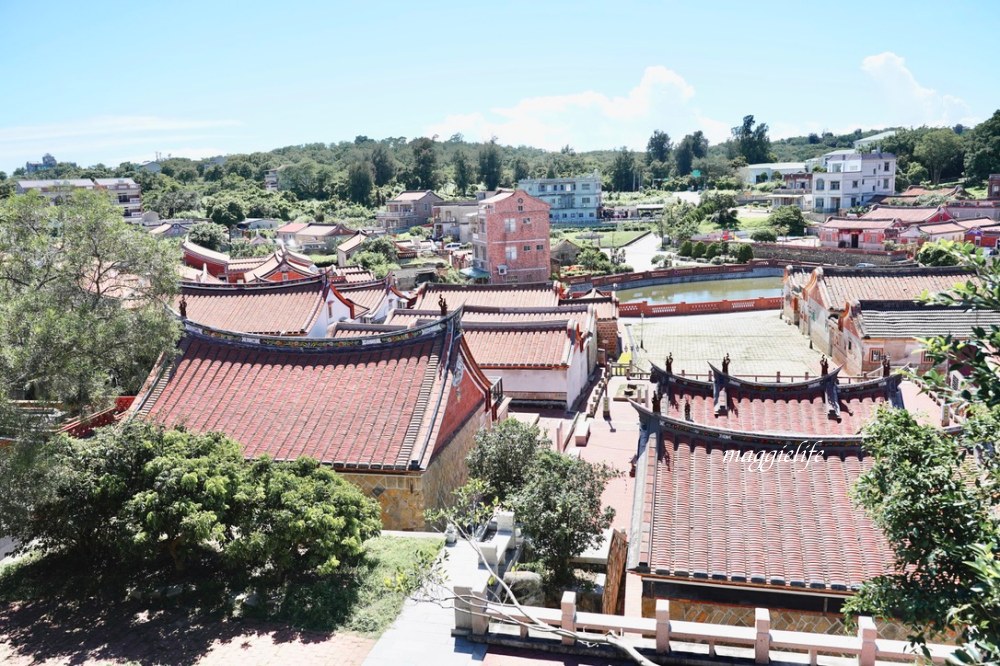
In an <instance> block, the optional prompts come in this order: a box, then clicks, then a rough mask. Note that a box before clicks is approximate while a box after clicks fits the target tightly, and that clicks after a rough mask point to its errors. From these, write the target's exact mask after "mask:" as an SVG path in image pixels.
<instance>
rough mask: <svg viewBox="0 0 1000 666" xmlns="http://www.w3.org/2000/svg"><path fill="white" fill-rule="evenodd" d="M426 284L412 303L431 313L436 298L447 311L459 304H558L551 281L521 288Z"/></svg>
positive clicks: (548, 305) (547, 305) (519, 305)
mask: <svg viewBox="0 0 1000 666" xmlns="http://www.w3.org/2000/svg"><path fill="white" fill-rule="evenodd" d="M425 284H427V286H426V287H424V289H423V291H422V292H421V293H420V295H419V298H418V300H417V303H416V306H415V307H416V308H417V309H418V310H435V309H437V307H438V298H439V297H441V296H443V297H444V299H445V300H446V301H447V302H448V309H449V310H454V309H456V308H457V307H459V306H460V305H483V306H487V307H509V308H537V307H554V306H556V305H558V304H559V294H558V292H556V290H555V289H554V288H553V285H552V283H551V282H546V283H538V284H525V285H471V286H465V285H453V284H431V283H425Z"/></svg>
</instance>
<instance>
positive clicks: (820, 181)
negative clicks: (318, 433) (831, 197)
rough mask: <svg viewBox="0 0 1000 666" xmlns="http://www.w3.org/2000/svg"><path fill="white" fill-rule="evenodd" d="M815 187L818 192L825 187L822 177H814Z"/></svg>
mask: <svg viewBox="0 0 1000 666" xmlns="http://www.w3.org/2000/svg"><path fill="white" fill-rule="evenodd" d="M816 189H817V190H818V191H820V192H822V191H823V190H825V189H826V183H824V182H823V179H822V178H817V179H816Z"/></svg>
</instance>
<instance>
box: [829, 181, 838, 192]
mask: <svg viewBox="0 0 1000 666" xmlns="http://www.w3.org/2000/svg"><path fill="white" fill-rule="evenodd" d="M830 189H831V190H839V189H840V181H839V180H831V181H830Z"/></svg>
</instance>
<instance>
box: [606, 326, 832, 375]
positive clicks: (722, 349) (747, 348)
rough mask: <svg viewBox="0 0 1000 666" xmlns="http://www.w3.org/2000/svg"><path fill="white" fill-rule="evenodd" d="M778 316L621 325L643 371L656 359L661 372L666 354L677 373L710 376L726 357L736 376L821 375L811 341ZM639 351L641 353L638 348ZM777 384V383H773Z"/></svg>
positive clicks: (816, 352)
mask: <svg viewBox="0 0 1000 666" xmlns="http://www.w3.org/2000/svg"><path fill="white" fill-rule="evenodd" d="M778 315H779V313H778V312H777V311H774V310H768V311H765V312H739V313H726V314H709V315H690V316H686V317H658V318H652V317H648V318H646V319H645V320H644V321H643V320H639V319H627V320H622V323H620V324H619V326H620V328H621V329H622V338H623V341H624V343H625V344H626V345H627V344H629V343H630V342H631V343H632V344H634V345H635V350H634V351H633V361H634V362H635V363H636V364H637V365H638V366H639V367H641V368H643V369H646V368H648V367H649V360H650V359H653V360H654V362H655V363H656V364H657V365H660V366H662V365H663V361H664V358H665V357H666V355H667V354H668V353H673V355H674V372H677V373H679V372H680V371H682V370H683V371H685V372H687V373H702V374H704V373H707V372H708V363H709V362H712V363H714V364H715V365H716V366H718V365H720V364H721V362H722V357H723V356H725V355H726V354H727V353H728V354H729V356H730V358H731V359H732V365H731V366H730V368H729V371H730V372H731V373H733V374H736V375H760V376H761V381H764V377H771V378H773V377H774V376H775V373H776V372H781V374H782V375H783V376H789V375H800V376H801V375H804V374H805V373H806V372H808V373H809V374H810V375H816V374H818V373H819V359H820V357H821V354H820V353H819V352H818V351H815V350H813V349H810V348H809V340H808V339H806V337H805V336H803V335H802V334H801V333H799V331H798V330H797V329H796V328H795V327H794V326H791V325H789V324H787V323H785V322H784V321H783V320H782V319H780V318H779V317H778ZM640 345H641V347H640ZM771 381H773V379H771Z"/></svg>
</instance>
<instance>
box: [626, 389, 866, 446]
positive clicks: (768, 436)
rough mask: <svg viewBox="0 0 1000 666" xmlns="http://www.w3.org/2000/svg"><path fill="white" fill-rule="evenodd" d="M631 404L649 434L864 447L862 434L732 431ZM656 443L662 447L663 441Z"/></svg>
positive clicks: (717, 440) (744, 442) (731, 442)
mask: <svg viewBox="0 0 1000 666" xmlns="http://www.w3.org/2000/svg"><path fill="white" fill-rule="evenodd" d="M629 403H630V404H631V405H632V407H633V408H634V409H635V411H636V412H638V414H639V422H640V425H641V428H643V429H646V430H648V432H649V433H650V434H660V435H662V433H664V432H675V433H682V434H685V435H687V436H689V437H696V438H698V439H699V440H705V441H707V442H710V443H716V444H725V446H728V447H734V448H745V449H753V450H756V449H764V450H767V449H769V448H774V449H787V448H788V446H789V445H793V446H794V445H798V444H801V443H803V442H809V443H812V442H817V443H820V444H823V446H824V447H825V448H824V450H827V449H829V448H838V449H841V448H842V449H850V450H855V449H860V446H861V433H855V434H851V435H821V434H815V433H795V432H786V433H777V432H754V431H749V430H731V429H728V428H716V427H714V426H710V425H705V424H703V423H694V422H692V421H684V420H681V419H676V418H674V417H672V416H669V415H667V414H657V413H654V412H653V411H652V410H651V409H647V408H646V407H644V406H643V405H640V404H639V403H637V402H636V401H634V400H629ZM657 445H658V446H660V447H661V444H660V443H658V444H657ZM661 448H662V447H661ZM663 453H664V452H663V451H662V450H661V451H660V452H659V454H658V455H663Z"/></svg>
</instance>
